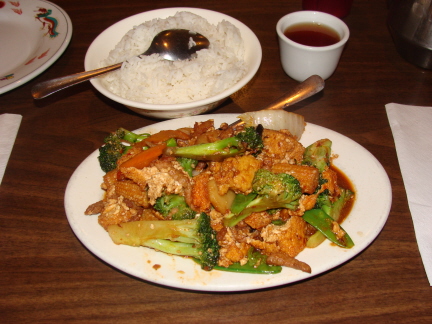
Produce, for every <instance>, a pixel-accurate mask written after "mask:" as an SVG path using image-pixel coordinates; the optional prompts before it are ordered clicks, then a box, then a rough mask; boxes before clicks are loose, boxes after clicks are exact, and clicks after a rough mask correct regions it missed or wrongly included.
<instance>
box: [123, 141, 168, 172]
mask: <svg viewBox="0 0 432 324" xmlns="http://www.w3.org/2000/svg"><path fill="white" fill-rule="evenodd" d="M165 148H166V143H162V144H159V145H156V146H153V147H150V148H149V149H147V150H145V151H142V152H140V153H138V154H136V155H134V156H133V157H131V158H130V159H129V160H127V161H125V162H123V163H122V164H121V165H120V169H121V168H130V167H135V168H137V169H142V168H145V167H146V166H149V165H150V163H151V162H153V161H154V160H156V159H157V158H158V157H159V156H160V155H162V153H163V151H164V149H165Z"/></svg>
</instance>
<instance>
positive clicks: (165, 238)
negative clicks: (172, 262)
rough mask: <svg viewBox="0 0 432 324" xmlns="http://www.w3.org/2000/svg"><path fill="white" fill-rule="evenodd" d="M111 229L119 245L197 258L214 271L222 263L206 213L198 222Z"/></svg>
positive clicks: (137, 224) (149, 223)
mask: <svg viewBox="0 0 432 324" xmlns="http://www.w3.org/2000/svg"><path fill="white" fill-rule="evenodd" d="M107 230H108V233H109V235H110V237H111V239H112V240H113V241H114V243H116V244H126V245H131V246H146V247H150V248H153V249H156V250H158V251H162V252H165V253H168V254H173V255H182V256H189V257H193V258H195V259H197V261H198V262H199V263H200V264H201V267H202V268H203V269H204V270H212V269H213V267H214V266H215V265H216V264H217V262H218V260H219V244H218V241H217V239H216V232H215V231H214V230H213V229H212V227H211V226H210V217H209V216H208V215H207V214H205V213H201V214H200V215H199V216H198V217H196V218H194V219H185V220H166V221H164V220H160V221H149V220H147V221H135V222H128V223H122V224H120V225H110V226H108V229H107Z"/></svg>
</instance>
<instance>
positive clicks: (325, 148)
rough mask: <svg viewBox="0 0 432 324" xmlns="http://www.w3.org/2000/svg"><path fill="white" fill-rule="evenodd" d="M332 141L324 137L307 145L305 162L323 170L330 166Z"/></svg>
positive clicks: (304, 156)
mask: <svg viewBox="0 0 432 324" xmlns="http://www.w3.org/2000/svg"><path fill="white" fill-rule="evenodd" d="M331 146H332V142H331V141H330V140H329V139H322V140H319V141H316V142H315V143H313V144H311V145H309V146H308V147H306V149H305V151H304V154H303V164H305V165H309V166H314V167H316V168H317V169H318V170H319V171H320V172H323V171H324V170H325V169H326V168H328V167H329V166H330V162H331V160H330V158H331Z"/></svg>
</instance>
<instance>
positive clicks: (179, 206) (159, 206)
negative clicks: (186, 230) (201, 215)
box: [154, 194, 196, 220]
mask: <svg viewBox="0 0 432 324" xmlns="http://www.w3.org/2000/svg"><path fill="white" fill-rule="evenodd" d="M154 209H156V210H157V211H158V212H159V213H161V214H162V215H163V216H164V217H165V218H169V219H174V220H181V219H193V218H195V215H196V212H194V211H193V210H192V209H191V208H190V207H189V206H188V205H187V204H186V200H185V198H184V197H183V196H180V195H176V194H171V195H165V196H162V197H159V198H157V199H156V203H155V205H154Z"/></svg>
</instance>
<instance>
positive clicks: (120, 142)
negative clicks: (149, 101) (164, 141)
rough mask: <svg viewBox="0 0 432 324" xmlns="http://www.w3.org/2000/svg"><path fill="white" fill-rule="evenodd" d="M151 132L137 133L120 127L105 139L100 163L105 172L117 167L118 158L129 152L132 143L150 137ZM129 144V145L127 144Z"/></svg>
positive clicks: (100, 150) (100, 154) (100, 151)
mask: <svg viewBox="0 0 432 324" xmlns="http://www.w3.org/2000/svg"><path fill="white" fill-rule="evenodd" d="M149 136H150V135H149V134H141V135H139V134H135V133H133V132H130V131H128V130H126V129H124V128H119V129H117V130H116V131H115V132H113V133H110V134H109V135H108V136H107V137H105V139H104V143H105V144H104V145H103V146H101V147H100V148H99V157H98V159H99V165H100V167H101V169H102V171H104V172H109V171H111V170H114V169H115V168H116V167H117V160H118V159H119V158H120V157H121V156H122V155H123V154H125V153H126V152H127V150H128V149H129V148H130V146H129V145H130V144H133V143H137V142H140V141H142V140H143V139H145V138H147V137H149ZM125 144H129V145H125Z"/></svg>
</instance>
